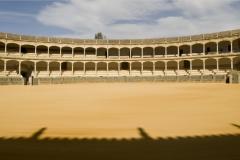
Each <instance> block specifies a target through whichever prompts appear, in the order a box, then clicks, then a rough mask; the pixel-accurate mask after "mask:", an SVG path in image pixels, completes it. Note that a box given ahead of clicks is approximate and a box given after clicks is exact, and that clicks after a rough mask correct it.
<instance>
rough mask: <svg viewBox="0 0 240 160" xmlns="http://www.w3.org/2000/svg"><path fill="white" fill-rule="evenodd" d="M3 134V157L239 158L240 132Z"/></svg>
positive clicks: (37, 159)
mask: <svg viewBox="0 0 240 160" xmlns="http://www.w3.org/2000/svg"><path fill="white" fill-rule="evenodd" d="M45 130H46V128H42V129H40V130H38V131H37V132H35V133H34V134H33V135H32V136H31V137H30V138H29V137H20V138H4V137H3V138H0V160H240V134H235V135H231V134H229V135H228V134H226V135H211V136H196V137H176V138H157V139H153V138H152V137H151V136H149V134H148V133H147V132H146V131H145V130H144V129H143V128H138V131H139V135H140V136H141V138H138V139H95V138H93V139H87V138H83V139H77V138H73V139H70V138H39V137H40V136H41V135H42V134H43V132H44V131H45Z"/></svg>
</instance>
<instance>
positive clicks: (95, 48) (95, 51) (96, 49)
mask: <svg viewBox="0 0 240 160" xmlns="http://www.w3.org/2000/svg"><path fill="white" fill-rule="evenodd" d="M95 58H97V48H95Z"/></svg>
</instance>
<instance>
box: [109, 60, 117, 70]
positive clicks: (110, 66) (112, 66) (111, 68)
mask: <svg viewBox="0 0 240 160" xmlns="http://www.w3.org/2000/svg"><path fill="white" fill-rule="evenodd" d="M108 70H109V71H118V63H116V62H110V63H109V64H108Z"/></svg>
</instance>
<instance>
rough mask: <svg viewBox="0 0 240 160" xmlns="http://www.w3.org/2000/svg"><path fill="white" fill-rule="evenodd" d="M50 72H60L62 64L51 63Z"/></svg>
mask: <svg viewBox="0 0 240 160" xmlns="http://www.w3.org/2000/svg"><path fill="white" fill-rule="evenodd" d="M49 71H51V72H52V71H60V63H59V62H50V63H49Z"/></svg>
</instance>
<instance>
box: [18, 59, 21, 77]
mask: <svg viewBox="0 0 240 160" xmlns="http://www.w3.org/2000/svg"><path fill="white" fill-rule="evenodd" d="M21 63H22V62H21V61H19V62H18V74H19V75H21V70H22V69H21Z"/></svg>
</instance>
